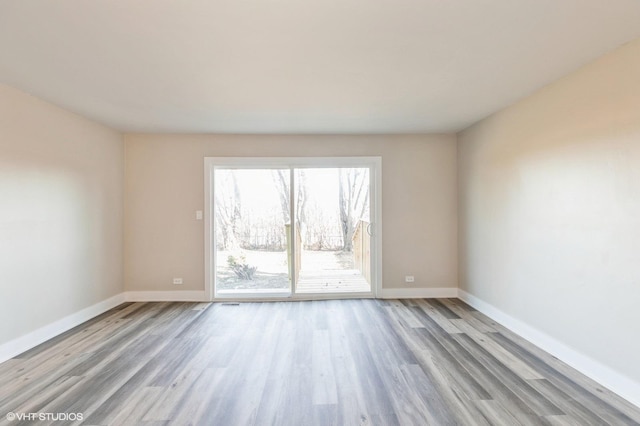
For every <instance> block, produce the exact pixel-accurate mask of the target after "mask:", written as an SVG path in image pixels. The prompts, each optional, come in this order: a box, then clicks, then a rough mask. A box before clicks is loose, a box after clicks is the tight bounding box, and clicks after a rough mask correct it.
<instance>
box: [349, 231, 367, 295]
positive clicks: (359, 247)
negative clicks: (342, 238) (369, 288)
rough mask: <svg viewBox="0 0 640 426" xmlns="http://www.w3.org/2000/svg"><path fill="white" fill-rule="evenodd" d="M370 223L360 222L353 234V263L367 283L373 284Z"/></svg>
mask: <svg viewBox="0 0 640 426" xmlns="http://www.w3.org/2000/svg"><path fill="white" fill-rule="evenodd" d="M369 225H370V223H369V222H367V221H364V220H359V221H358V224H357V225H356V230H355V232H354V233H353V238H352V239H351V241H352V242H353V263H354V267H355V268H356V269H357V270H358V271H360V273H361V274H362V276H364V279H365V280H367V283H369V284H371V236H370V235H369V232H368V228H369Z"/></svg>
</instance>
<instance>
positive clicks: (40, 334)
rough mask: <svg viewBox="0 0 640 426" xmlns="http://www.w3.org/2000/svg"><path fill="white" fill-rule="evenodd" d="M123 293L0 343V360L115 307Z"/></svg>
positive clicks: (122, 299)
mask: <svg viewBox="0 0 640 426" xmlns="http://www.w3.org/2000/svg"><path fill="white" fill-rule="evenodd" d="M124 301H125V299H124V293H120V294H117V295H115V296H113V297H110V298H108V299H106V300H103V301H102V302H98V303H96V304H95V305H91V306H89V307H87V308H84V309H83V310H81V311H78V312H76V313H73V314H71V315H67V316H66V317H64V318H62V319H59V320H57V321H55V322H53V323H51V324H49V325H45V326H44V327H40V328H38V329H37V330H34V331H32V332H30V333H27V334H25V335H23V336H20V337H18V338H17V339H13V340H11V341H9V342H7V343H4V344H2V345H0V362H4V361H6V360H8V359H11V358H13V357H15V356H17V355H20V354H21V353H23V352H25V351H28V350H29V349H32V348H34V347H36V346H38V345H39V344H41V343H44V342H46V341H47V340H49V339H51V338H54V337H56V336H58V335H59V334H62V333H64V332H65V331H68V330H70V329H72V328H73V327H75V326H77V325H80V324H82V323H83V322H85V321H88V320H90V319H91V318H94V317H97V316H98V315H100V314H102V313H104V312H106V311H108V310H109V309H112V308H115V307H116V306H118V305H120V304H121V303H124Z"/></svg>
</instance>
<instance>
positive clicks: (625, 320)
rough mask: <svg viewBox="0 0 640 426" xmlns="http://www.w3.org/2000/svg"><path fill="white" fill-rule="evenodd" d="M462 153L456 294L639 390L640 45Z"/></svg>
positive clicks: (481, 126)
mask: <svg viewBox="0 0 640 426" xmlns="http://www.w3.org/2000/svg"><path fill="white" fill-rule="evenodd" d="M458 150H459V177H458V179H459V190H460V191H459V193H460V202H459V206H460V207H459V208H460V225H459V230H460V240H461V242H462V244H460V280H461V288H462V289H464V290H466V291H467V292H469V293H471V294H472V295H474V296H476V297H478V298H480V299H482V300H484V301H485V302H488V303H490V304H492V305H493V306H495V307H497V308H498V309H500V310H502V311H503V312H505V313H507V314H509V315H511V316H513V317H515V318H516V319H519V320H521V321H523V322H525V323H526V324H528V325H530V326H532V327H535V328H537V329H538V330H540V331H542V332H544V333H547V334H548V335H550V336H552V337H554V338H555V339H558V340H560V341H561V342H564V343H566V344H567V345H568V346H570V347H571V348H573V349H575V350H577V351H578V352H580V353H582V354H584V355H586V356H588V357H590V358H592V359H594V360H596V361H599V362H600V363H602V364H604V365H606V366H608V367H610V368H612V369H614V370H617V371H618V372H620V373H622V375H624V376H626V377H628V378H631V379H632V380H635V381H636V382H640V363H638V354H640V339H639V337H640V336H639V333H638V325H639V324H640V309H638V305H639V302H640V40H639V41H636V42H634V43H632V44H629V45H627V46H624V47H623V48H621V49H618V50H617V51H615V52H613V53H611V54H609V55H607V56H605V57H603V58H601V59H600V60H598V61H596V62H595V63H593V64H591V65H589V66H587V67H585V68H583V69H581V70H579V71H578V72H575V73H573V74H571V75H570V76H568V77H566V78H564V79H562V80H560V81H558V82H556V83H555V84H552V85H550V86H548V87H546V88H545V89H543V90H541V91H539V92H538V93H536V94H535V95H533V96H531V97H529V98H527V99H526V100H524V101H522V102H520V103H518V104H516V105H514V106H511V107H510V108H507V109H506V110H504V111H502V112H500V113H497V114H495V115H494V116H492V117H489V118H487V119H485V120H483V121H481V122H480V123H478V124H476V125H474V126H473V127H471V128H470V129H468V130H466V131H464V132H462V133H461V134H460V135H459V146H458Z"/></svg>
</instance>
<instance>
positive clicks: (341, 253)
mask: <svg viewBox="0 0 640 426" xmlns="http://www.w3.org/2000/svg"><path fill="white" fill-rule="evenodd" d="M294 182H295V192H294V194H295V201H296V202H295V216H296V220H295V221H294V223H295V227H294V241H295V248H296V250H295V252H296V259H295V271H296V274H295V276H296V278H297V282H296V286H295V289H296V293H304V294H312V293H313V294H322V293H367V292H370V291H371V261H370V245H371V238H370V233H369V232H370V203H371V197H370V176H369V168H354V167H351V168H297V169H294Z"/></svg>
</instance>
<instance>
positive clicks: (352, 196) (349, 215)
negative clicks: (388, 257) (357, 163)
mask: <svg viewBox="0 0 640 426" xmlns="http://www.w3.org/2000/svg"><path fill="white" fill-rule="evenodd" d="M339 180H340V182H339V189H338V196H339V200H340V201H339V204H340V225H341V229H342V241H343V247H342V249H343V250H344V251H352V250H353V242H352V241H351V239H352V238H353V234H354V232H355V228H356V224H357V223H358V220H360V219H361V218H362V217H363V216H364V214H365V213H366V211H367V209H368V207H369V170H368V169H358V168H341V169H340V172H339Z"/></svg>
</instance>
